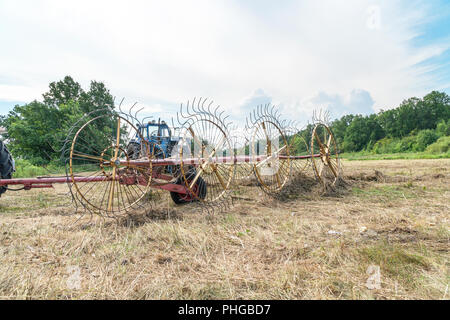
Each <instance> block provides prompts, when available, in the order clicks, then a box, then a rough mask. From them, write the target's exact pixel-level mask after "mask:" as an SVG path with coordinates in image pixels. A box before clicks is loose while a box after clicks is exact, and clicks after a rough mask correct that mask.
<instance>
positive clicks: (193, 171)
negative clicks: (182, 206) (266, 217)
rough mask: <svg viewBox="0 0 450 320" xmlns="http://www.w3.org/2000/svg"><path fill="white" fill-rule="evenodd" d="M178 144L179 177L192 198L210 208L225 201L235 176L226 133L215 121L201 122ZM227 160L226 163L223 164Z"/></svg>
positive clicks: (191, 127) (186, 131)
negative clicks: (208, 205) (222, 200)
mask: <svg viewBox="0 0 450 320" xmlns="http://www.w3.org/2000/svg"><path fill="white" fill-rule="evenodd" d="M181 142H182V143H181V146H180V149H179V157H180V169H181V175H182V177H183V181H184V184H185V185H186V187H187V188H188V189H189V192H190V195H191V197H192V198H193V199H195V200H198V201H200V202H203V203H209V204H214V203H215V202H217V201H219V200H220V199H222V198H224V196H225V195H226V194H227V193H228V192H229V191H230V189H231V186H232V181H233V178H234V173H235V163H234V159H233V157H232V155H233V148H232V145H231V141H230V139H229V137H228V136H227V133H226V131H225V130H224V129H223V128H221V127H220V125H218V124H217V123H216V122H215V121H212V120H211V119H207V118H206V119H203V118H200V119H197V120H195V121H193V122H192V123H191V124H190V125H189V127H188V128H187V129H186V130H185V132H184V135H183V138H182V140H181ZM226 157H229V158H227V159H228V161H223V159H225V158H226ZM187 159H191V160H194V162H195V164H193V163H192V161H190V160H187Z"/></svg>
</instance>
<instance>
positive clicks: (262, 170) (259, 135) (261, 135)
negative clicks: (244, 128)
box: [251, 119, 291, 194]
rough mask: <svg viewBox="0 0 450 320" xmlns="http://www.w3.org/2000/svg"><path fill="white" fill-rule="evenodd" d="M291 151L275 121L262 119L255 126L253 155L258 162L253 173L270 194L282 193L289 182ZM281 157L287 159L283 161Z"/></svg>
mask: <svg viewBox="0 0 450 320" xmlns="http://www.w3.org/2000/svg"><path fill="white" fill-rule="evenodd" d="M261 145H262V146H261ZM260 149H263V150H260ZM289 149H290V148H289V144H288V142H287V139H286V136H285V134H284V132H283V130H282V129H281V128H280V126H279V125H278V124H277V123H275V122H274V121H271V120H267V119H262V120H261V121H259V122H258V123H257V124H256V125H255V126H254V131H253V135H252V144H251V154H252V157H253V158H254V159H257V160H256V161H255V162H254V164H253V172H254V173H255V176H256V179H257V180H258V183H259V185H260V186H261V188H262V189H263V190H264V191H265V192H266V193H268V194H275V193H278V192H280V191H281V190H282V189H283V187H284V186H285V185H286V183H287V182H288V181H289V178H290V173H291V160H290V159H289V152H290V150H289ZM280 156H286V158H285V159H281V158H280ZM260 157H261V158H260ZM259 159H261V160H259Z"/></svg>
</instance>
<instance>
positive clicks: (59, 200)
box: [0, 159, 450, 299]
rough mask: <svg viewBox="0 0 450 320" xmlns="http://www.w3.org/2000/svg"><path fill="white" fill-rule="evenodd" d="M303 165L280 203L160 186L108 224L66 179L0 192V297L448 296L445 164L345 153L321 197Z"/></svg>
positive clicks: (257, 194) (449, 183) (245, 192)
mask: <svg viewBox="0 0 450 320" xmlns="http://www.w3.org/2000/svg"><path fill="white" fill-rule="evenodd" d="M375 170H377V171H378V172H376V171H375ZM310 171H311V170H310V169H309V170H307V171H306V172H307V175H306V176H301V177H299V178H298V179H297V184H296V185H295V186H293V187H291V188H290V192H289V193H287V194H285V195H283V197H282V198H281V199H272V198H270V197H268V196H266V195H264V194H263V193H262V192H261V191H260V190H259V189H258V188H257V187H253V186H246V187H240V188H239V189H238V190H237V191H236V193H235V195H234V197H235V201H234V202H235V203H234V205H233V206H232V207H229V208H228V209H227V210H226V211H225V212H223V213H215V214H206V213H204V212H202V211H201V210H199V209H198V208H197V207H195V206H181V207H176V206H174V205H173V204H172V203H171V202H170V199H169V196H168V194H166V193H160V196H159V200H158V205H156V206H155V207H154V208H153V209H152V210H148V211H147V212H145V211H142V210H141V211H139V212H136V213H135V214H133V216H129V217H126V218H122V219H119V220H118V221H115V220H108V219H106V220H104V219H101V218H98V217H94V218H91V217H89V216H83V217H81V218H80V215H79V214H74V213H75V209H74V207H73V206H72V204H71V201H70V196H68V195H67V192H68V189H67V186H65V185H59V186H56V188H55V189H53V190H52V189H49V190H46V189H36V190H31V191H19V192H10V191H8V192H6V193H5V194H4V195H3V196H2V197H1V198H0V298H2V299H91V298H93V299H222V298H226V299H449V296H450V293H449V292H448V284H449V279H450V274H449V269H448V267H449V248H450V246H449V244H450V241H449V240H450V230H449V227H450V225H449V218H450V214H449V212H450V159H436V160H381V161H345V162H344V178H345V181H346V182H347V185H345V186H343V187H341V188H339V189H338V190H337V191H336V192H328V193H327V194H321V192H320V188H319V186H318V185H317V184H316V183H315V182H314V180H313V179H312V176H310V175H308V174H310ZM378 270H379V273H378ZM368 278H370V279H369V282H368ZM378 280H379V281H378Z"/></svg>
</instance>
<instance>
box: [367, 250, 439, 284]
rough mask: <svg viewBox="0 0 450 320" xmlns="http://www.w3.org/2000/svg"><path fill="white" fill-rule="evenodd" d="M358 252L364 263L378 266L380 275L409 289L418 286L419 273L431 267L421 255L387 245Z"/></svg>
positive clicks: (419, 282)
mask: <svg viewBox="0 0 450 320" xmlns="http://www.w3.org/2000/svg"><path fill="white" fill-rule="evenodd" d="M359 252H360V254H361V256H362V257H363V259H364V260H366V262H368V263H374V264H376V265H379V266H380V267H381V270H382V273H383V272H384V273H387V274H389V275H391V276H392V277H394V278H395V279H397V280H399V281H400V282H401V283H402V284H403V285H404V286H405V287H409V288H415V287H417V286H419V285H420V284H421V282H422V277H421V276H420V273H421V271H422V270H429V269H430V267H431V265H430V263H429V261H428V259H427V258H426V257H424V256H423V255H422V254H421V253H418V252H415V251H412V250H411V249H406V248H402V247H399V246H395V245H391V244H388V243H378V244H376V245H374V246H370V247H366V248H362V249H360V250H359Z"/></svg>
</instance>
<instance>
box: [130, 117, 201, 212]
mask: <svg viewBox="0 0 450 320" xmlns="http://www.w3.org/2000/svg"><path fill="white" fill-rule="evenodd" d="M136 128H137V129H138V130H139V132H140V135H139V134H137V133H136V136H135V137H134V139H131V141H130V142H129V144H128V147H127V154H128V157H129V158H130V159H132V160H136V159H139V158H140V155H141V143H142V138H144V139H145V140H146V141H148V143H149V147H150V152H152V154H153V156H154V157H155V158H156V159H164V158H170V157H171V156H172V152H173V151H174V147H175V145H177V144H178V142H179V140H180V137H179V136H174V135H173V132H172V130H171V129H170V128H169V126H168V125H167V123H166V122H165V121H161V119H159V120H158V122H156V121H155V120H153V121H149V122H148V123H146V124H143V125H140V124H137V125H136ZM174 130H176V128H174ZM155 170H156V171H157V172H154V176H156V177H157V176H158V174H170V175H172V176H173V177H174V180H173V182H172V183H175V184H180V185H184V184H185V180H184V179H183V178H182V177H181V175H180V168H179V165H169V166H160V167H156V168H155ZM195 174H196V170H195V167H193V166H188V168H187V174H186V181H188V182H189V181H190V180H192V179H194V177H195ZM195 185H196V190H197V192H196V193H197V196H196V197H194V196H192V195H191V194H189V193H188V194H182V193H177V192H173V191H171V192H170V196H171V197H172V200H173V201H174V202H175V203H176V204H184V203H189V202H192V201H196V200H197V199H198V198H200V199H204V198H205V196H206V183H205V181H204V180H203V179H202V178H201V177H199V178H198V179H197V182H196V184H195Z"/></svg>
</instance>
